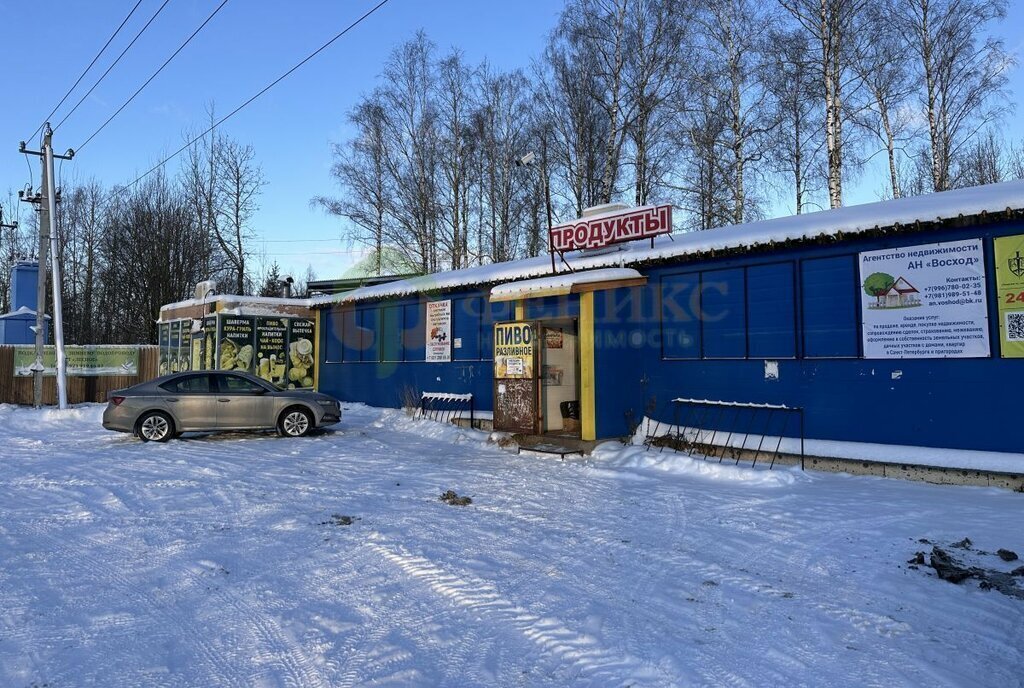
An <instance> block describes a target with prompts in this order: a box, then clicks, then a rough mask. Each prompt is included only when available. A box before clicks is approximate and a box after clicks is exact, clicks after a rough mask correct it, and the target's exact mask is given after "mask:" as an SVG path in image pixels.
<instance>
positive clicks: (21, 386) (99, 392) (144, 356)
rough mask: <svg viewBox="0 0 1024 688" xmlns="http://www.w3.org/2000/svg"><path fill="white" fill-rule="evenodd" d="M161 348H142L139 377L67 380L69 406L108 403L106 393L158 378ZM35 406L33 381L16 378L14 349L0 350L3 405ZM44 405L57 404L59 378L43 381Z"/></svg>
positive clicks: (5, 348)
mask: <svg viewBox="0 0 1024 688" xmlns="http://www.w3.org/2000/svg"><path fill="white" fill-rule="evenodd" d="M159 358H160V347H157V346H140V347H139V374H138V375H110V376H103V377H77V376H76V377H70V376H69V377H68V403H69V404H81V403H84V402H91V401H106V400H107V393H108V392H112V391H114V390H115V389H124V388H125V387H131V386H132V385H136V384H138V383H140V382H145V381H146V380H152V379H153V378H155V377H157V368H158V364H159ZM31 403H32V378H31V377H15V376H14V347H13V346H0V404H26V405H30V404H31ZM43 403H44V404H47V405H51V406H55V405H56V404H57V378H56V377H50V376H44V377H43Z"/></svg>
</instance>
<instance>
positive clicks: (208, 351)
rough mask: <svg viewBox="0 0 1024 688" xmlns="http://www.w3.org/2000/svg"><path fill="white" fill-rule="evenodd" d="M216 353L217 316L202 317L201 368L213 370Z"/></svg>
mask: <svg viewBox="0 0 1024 688" xmlns="http://www.w3.org/2000/svg"><path fill="white" fill-rule="evenodd" d="M216 354H217V316H215V315H209V316H207V317H205V318H203V365H202V370H214V369H216V367H217V366H215V365H214V357H215V356H216Z"/></svg>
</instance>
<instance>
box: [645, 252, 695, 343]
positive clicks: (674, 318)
mask: <svg viewBox="0 0 1024 688" xmlns="http://www.w3.org/2000/svg"><path fill="white" fill-rule="evenodd" d="M660 283H661V299H660V304H661V309H660V312H661V323H660V326H661V341H662V356H664V357H665V358H700V357H701V351H702V348H701V337H700V334H701V327H700V318H699V317H698V314H699V313H700V292H701V286H700V273H697V272H691V273H687V274H683V275H663V276H662V277H661V279H660ZM648 287H650V282H648ZM634 320H635V319H634ZM638 322H644V319H639V321H638Z"/></svg>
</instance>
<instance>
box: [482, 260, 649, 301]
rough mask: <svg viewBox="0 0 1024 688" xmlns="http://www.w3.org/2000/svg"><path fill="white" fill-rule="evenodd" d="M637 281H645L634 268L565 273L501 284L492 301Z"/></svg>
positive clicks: (569, 291)
mask: <svg viewBox="0 0 1024 688" xmlns="http://www.w3.org/2000/svg"><path fill="white" fill-rule="evenodd" d="M636 279H643V275H641V274H640V273H639V272H637V271H636V270H633V269H632V268H599V269H597V270H584V271H582V272H563V273H560V274H557V275H551V276H550V277H538V278H536V279H529V280H521V281H519V282H506V283H505V284H499V285H498V286H496V287H494V288H493V289H491V301H512V300H514V299H523V298H529V297H531V296H557V295H560V294H569V293H571V292H572V290H573V287H576V286H579V285H587V284H589V285H593V284H598V283H601V282H621V281H623V280H636Z"/></svg>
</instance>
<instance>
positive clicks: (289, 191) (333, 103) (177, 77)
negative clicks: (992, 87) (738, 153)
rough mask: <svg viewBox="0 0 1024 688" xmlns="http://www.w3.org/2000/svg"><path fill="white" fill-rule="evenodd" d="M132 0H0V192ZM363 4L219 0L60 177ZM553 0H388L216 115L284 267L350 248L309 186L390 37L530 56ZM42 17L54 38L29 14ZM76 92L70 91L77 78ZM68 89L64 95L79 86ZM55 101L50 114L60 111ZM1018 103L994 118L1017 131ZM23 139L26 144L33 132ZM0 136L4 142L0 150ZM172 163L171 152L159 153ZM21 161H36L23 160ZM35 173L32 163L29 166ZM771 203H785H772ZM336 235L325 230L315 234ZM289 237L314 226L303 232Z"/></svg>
mask: <svg viewBox="0 0 1024 688" xmlns="http://www.w3.org/2000/svg"><path fill="white" fill-rule="evenodd" d="M133 4H134V2H132V1H131V0H116V1H115V0H94V1H92V2H70V1H67V0H65V2H54V1H52V0H43V1H40V2H37V3H34V4H33V5H32V7H31V8H29V7H28V6H26V5H24V4H23V3H12V2H10V1H9V0H0V26H4V27H7V28H8V30H7V31H6V32H4V36H3V37H4V42H3V43H2V44H0V75H2V77H0V80H2V81H0V83H2V84H3V87H2V88H0V93H2V94H3V95H2V98H3V101H2V104H0V134H2V135H0V202H4V203H5V204H6V199H7V194H6V191H7V189H17V188H20V187H21V186H23V185H24V184H25V183H26V182H27V181H28V175H29V172H28V169H27V168H26V165H25V160H24V158H23V157H22V156H20V155H18V154H17V152H16V150H17V142H18V141H19V140H21V139H23V138H25V137H27V136H28V135H29V134H30V133H31V132H32V131H33V130H34V129H35V128H36V126H37V125H38V124H39V123H40V121H41V119H42V118H43V117H44V116H45V115H46V114H47V113H48V112H49V111H50V110H51V109H52V107H53V106H54V105H55V104H56V102H57V101H58V100H59V98H60V96H61V95H63V93H64V92H65V90H67V88H68V87H69V86H70V85H71V84H72V83H73V81H74V79H75V78H76V77H77V76H78V74H79V73H80V72H81V70H82V69H83V68H84V67H85V65H86V64H88V62H89V60H91V59H92V57H93V55H94V54H95V53H96V51H97V50H98V49H99V47H100V46H101V45H102V44H103V42H104V41H106V39H107V37H108V36H109V35H110V33H111V32H112V31H113V29H114V28H115V27H116V26H117V24H119V23H120V21H121V20H122V19H123V18H124V15H125V14H127V12H128V10H129V9H130V8H131V6H132V5H133ZM159 4H160V2H159V0H143V4H142V5H141V6H140V7H139V9H138V11H137V13H136V15H135V16H133V17H132V20H131V22H129V24H128V25H127V26H126V27H125V29H124V30H123V33H122V34H121V35H119V36H118V38H117V39H115V42H114V44H112V46H111V48H109V49H108V53H107V54H105V56H104V57H103V58H101V60H100V62H99V63H98V67H99V69H98V70H97V69H96V68H94V70H96V71H94V72H93V73H90V75H89V76H87V77H86V78H85V80H84V81H83V84H90V85H91V83H92V80H94V79H95V78H96V76H98V75H99V74H101V73H102V69H104V68H105V67H106V65H107V64H109V61H110V60H112V59H113V57H114V56H116V55H117V54H118V53H119V52H120V50H121V48H122V47H123V46H124V45H125V44H126V43H127V42H128V40H130V38H131V36H133V35H134V33H135V31H136V30H137V29H138V27H141V25H142V23H144V21H145V19H148V17H149V16H150V15H151V14H152V13H153V12H154V11H155V10H156V8H157V7H158V6H159ZM217 4H219V3H218V2H216V1H215V0H202V1H200V0H171V2H170V3H169V4H168V5H167V7H166V8H165V9H164V10H163V12H162V13H161V14H160V16H159V17H158V18H157V19H156V20H155V21H154V23H153V24H152V26H151V27H150V28H149V30H148V31H147V32H146V34H145V35H144V36H143V37H142V38H141V39H140V40H139V42H138V43H136V44H135V46H134V47H133V48H132V49H131V51H129V53H128V54H127V55H126V56H125V58H124V59H123V60H122V61H121V63H120V64H119V65H118V66H117V67H116V68H115V69H114V71H112V72H111V74H110V75H109V76H108V77H107V78H106V79H105V80H104V82H103V83H102V84H101V85H100V86H99V87H98V88H97V89H96V91H95V92H94V93H93V94H92V95H91V96H90V97H89V98H88V99H87V100H86V101H85V102H84V103H83V104H82V106H81V107H80V108H79V109H78V111H77V112H75V113H74V115H73V116H72V117H71V118H69V119H68V121H67V122H66V123H65V124H64V126H63V127H61V128H60V129H59V131H58V132H57V134H56V136H55V140H54V141H55V147H56V148H57V150H64V149H66V148H68V147H77V146H79V145H80V144H81V143H82V141H83V140H84V139H85V138H86V137H88V136H89V135H90V134H91V133H92V132H93V131H94V130H95V129H96V128H97V127H98V126H99V125H100V124H102V122H103V121H104V120H105V119H106V118H107V117H108V116H109V114H110V113H111V112H113V110H114V109H115V108H116V107H118V106H119V105H120V104H121V103H122V102H123V101H124V100H125V99H126V98H127V97H128V96H129V95H130V94H131V93H132V92H133V91H134V90H135V89H136V88H137V87H138V86H139V85H140V84H141V83H142V82H143V81H144V80H145V79H146V78H147V77H148V76H149V75H150V74H151V73H152V71H153V70H154V69H155V68H156V67H157V66H158V65H159V64H160V63H161V62H163V60H164V59H166V57H167V56H168V55H169V54H170V53H171V52H173V51H174V49H176V48H177V46H178V45H179V44H180V43H181V41H182V40H184V38H185V37H186V36H188V35H189V34H190V33H191V32H192V31H193V30H194V29H195V27H196V26H198V25H199V24H200V23H201V22H202V21H203V19H205V17H206V16H207V15H208V14H209V13H210V11H212V9H213V8H214V7H215V6H216V5H217ZM374 4H376V0H345V1H337V2H330V1H328V0H308V1H304V2H290V3H284V2H269V1H267V0H248V1H246V0H229V2H228V3H227V5H226V6H225V7H224V9H223V10H221V12H220V13H219V14H218V15H217V16H216V17H215V18H214V19H213V20H212V21H211V22H210V24H209V25H207V27H206V28H205V29H204V30H203V32H202V33H200V34H199V35H198V36H197V37H196V38H195V39H194V40H193V41H192V43H191V44H189V46H188V47H186V48H185V50H184V51H183V52H182V53H181V54H180V55H179V56H178V57H177V58H176V59H175V60H174V61H173V62H172V63H171V64H170V65H169V66H168V67H167V69H166V70H164V72H163V73H161V74H160V76H158V77H157V78H156V79H155V80H154V81H153V83H152V84H150V85H149V87H148V88H146V90H144V91H143V92H142V94H141V95H140V96H139V97H138V98H136V100H135V101H134V102H133V103H132V104H131V105H130V106H128V108H127V109H126V110H125V111H124V112H122V113H121V114H120V115H119V116H118V118H117V119H115V120H114V121H113V122H112V123H111V124H110V125H109V126H108V127H107V128H106V129H105V130H104V131H103V132H102V133H101V134H100V135H99V136H97V137H96V138H95V139H94V140H93V141H92V142H91V143H90V144H89V146H88V147H87V148H86V149H85V150H83V151H82V153H81V154H80V155H79V156H77V157H76V158H75V160H74V161H73V162H72V163H66V164H65V165H64V166H63V176H64V178H65V183H68V181H69V180H70V179H71V178H73V177H74V176H76V175H77V176H78V177H79V178H88V177H91V176H95V177H97V178H98V179H100V180H101V181H102V182H103V183H104V184H106V185H108V186H109V185H111V184H114V183H124V182H127V181H130V180H131V179H134V178H135V176H136V175H137V174H138V173H139V172H143V171H145V170H147V169H149V167H151V166H152V165H153V164H154V163H155V162H158V161H159V160H160V159H161V158H162V157H163V155H165V154H167V153H169V152H173V151H174V150H176V149H177V148H178V147H179V146H180V145H181V144H182V142H183V133H184V132H185V130H187V129H189V128H190V127H195V126H197V125H198V124H200V123H201V122H202V120H203V119H204V117H205V115H204V108H205V106H206V104H207V103H209V102H210V101H211V100H212V101H214V102H215V103H216V107H217V110H218V111H219V112H220V113H227V112H228V111H230V110H232V109H234V108H235V107H236V106H237V105H238V104H240V103H241V102H243V101H244V100H246V99H247V98H249V97H250V96H251V95H252V94H253V93H255V92H256V91H258V90H259V89H261V88H262V87H263V86H265V85H266V84H267V83H269V82H270V81H272V80H273V79H274V78H276V77H277V76H278V75H280V74H281V73H282V72H284V71H285V70H286V69H288V68H289V67H291V66H292V65H293V64H295V63H296V62H298V61H299V60H300V59H301V58H302V57H304V56H305V55H306V54H308V53H309V52H311V51H312V50H313V49H314V48H316V47H318V46H319V45H320V44H322V43H323V42H324V41H326V40H327V39H328V38H330V37H331V36H333V35H334V34H335V33H337V32H338V31H340V30H341V29H342V28H343V27H344V26H346V25H347V24H348V23H350V22H351V21H352V20H354V19H355V18H356V17H358V16H360V15H361V14H362V13H363V12H365V11H366V10H367V9H369V8H370V7H372V6H373V5H374ZM561 5H562V3H561V2H558V1H557V0H514V1H505V0H501V1H497V2H491V1H484V2H481V1H479V0H475V1H474V0H433V1H430V0H391V1H390V2H389V3H388V4H387V5H386V6H385V7H384V8H382V9H381V10H380V11H379V12H377V13H376V14H375V15H374V16H372V17H371V18H369V19H368V20H367V21H366V22H364V23H363V24H362V25H360V26H359V27H357V28H356V29H355V30H353V31H352V32H351V33H349V34H348V35H347V36H345V37H344V38H342V39H341V40H340V41H338V42H337V43H335V44H334V45H333V46H332V47H331V48H330V49H328V51H325V52H324V53H322V54H321V55H319V56H318V57H317V58H315V59H314V60H313V61H311V62H310V63H308V64H307V65H306V66H304V67H303V68H302V69H301V70H300V71H298V72H296V73H295V74H293V75H292V76H291V77H289V78H288V79H286V80H285V81H283V82H281V83H280V84H279V85H278V86H277V87H275V88H274V89H272V90H271V91H269V92H268V93H267V94H266V95H264V96H263V97H262V98H261V99H260V100H258V101H256V102H255V103H253V104H252V105H250V106H249V107H248V108H246V109H245V110H243V111H242V112H241V113H239V114H238V115H236V116H235V118H233V119H232V120H230V121H229V122H228V123H227V124H226V125H225V127H224V130H225V131H226V132H227V133H229V134H230V135H231V136H233V137H235V138H236V139H238V140H240V141H242V142H246V143H251V144H253V146H254V147H255V149H256V153H257V156H258V159H259V161H260V162H261V163H262V165H263V168H264V172H265V175H266V178H267V182H268V184H267V186H266V189H265V191H264V195H263V197H262V199H261V209H260V212H259V214H258V216H257V218H256V222H255V229H256V232H257V234H258V235H259V236H260V237H261V238H263V239H265V240H266V243H265V244H264V246H265V250H266V252H267V254H268V257H269V258H270V259H276V260H278V262H279V263H280V264H281V265H282V266H284V268H285V269H286V270H288V271H292V272H294V273H296V274H301V273H302V272H303V271H304V270H305V267H306V264H307V263H311V264H312V266H313V268H314V270H315V271H316V272H317V274H318V275H319V276H321V277H330V276H337V275H339V274H341V272H343V271H344V269H345V268H346V267H347V266H348V265H349V264H350V263H351V262H352V260H353V257H354V256H353V254H352V253H351V252H350V248H349V247H348V246H346V245H345V243H344V242H342V241H341V240H340V225H339V221H338V220H337V219H335V218H331V217H327V216H325V215H324V214H323V213H322V212H321V211H319V210H316V209H312V208H310V207H309V199H310V198H312V197H313V196H315V195H318V194H331V193H334V192H335V187H334V186H333V183H332V181H331V178H330V174H329V169H330V165H331V156H330V150H329V144H330V143H331V142H332V141H341V140H344V139H345V138H346V137H347V129H346V127H345V125H344V117H345V112H346V111H347V110H348V108H349V107H350V106H351V105H352V104H353V103H354V101H355V100H356V99H357V98H358V97H359V95H360V94H362V93H365V92H367V91H369V90H371V89H372V88H373V86H374V82H375V79H376V77H377V75H378V74H379V72H380V70H381V67H382V65H383V63H384V60H385V59H386V57H387V54H388V53H389V51H390V50H391V49H392V48H393V47H394V46H395V45H396V44H397V43H400V42H401V41H403V40H405V39H406V38H408V37H409V36H410V35H412V34H413V32H415V31H416V30H417V29H420V28H422V29H424V30H425V31H426V32H427V34H428V35H429V36H430V37H431V38H432V39H433V40H434V42H435V43H437V44H438V46H439V48H441V49H442V50H445V49H447V48H448V47H450V46H457V47H459V48H460V49H461V50H463V51H464V52H465V54H466V56H467V58H468V59H469V60H470V61H472V62H474V63H475V62H478V61H480V60H482V59H484V58H487V59H488V60H490V62H491V63H492V64H493V65H494V66H496V67H498V68H502V69H507V68H513V67H517V66H519V67H523V68H527V67H528V66H529V63H530V60H531V59H533V58H535V57H536V56H538V55H539V54H540V52H541V49H542V46H543V43H544V40H545V37H546V35H547V33H548V32H549V31H550V30H551V28H552V27H553V26H554V23H555V21H556V19H557V16H558V12H559V10H560V8H561ZM40 17H47V18H48V19H47V26H48V30H49V32H50V35H51V36H52V38H53V42H52V44H51V46H50V49H49V50H48V51H46V52H41V51H40V47H41V45H42V41H41V39H40V36H39V34H38V32H37V31H34V30H33V31H30V30H29V27H39V26H42V23H41V21H40V19H39V18H40ZM1014 26H1017V27H1019V26H1024V0H1017V1H1016V2H1014V3H1013V4H1012V5H1011V7H1010V16H1009V17H1008V18H1007V21H1006V22H1005V23H1004V24H1003V26H1002V27H1001V32H1002V33H1003V35H1004V37H1005V38H1006V41H1007V48H1008V49H1010V50H1011V51H1012V52H1014V54H1016V55H1017V56H1018V59H1019V58H1020V54H1021V52H1022V43H1021V39H1020V38H1017V37H1015V36H1014V33H1015V32H1011V31H1010V27H1014ZM1012 88H1013V92H1014V95H1015V98H1019V97H1020V96H1021V95H1022V94H1024V77H1022V72H1021V69H1020V68H1018V69H1017V70H1015V71H1014V74H1013V76H1012ZM78 93H84V90H83V89H82V87H80V89H79V92H78ZM77 98H78V94H77V93H76V94H75V95H74V96H73V97H72V98H71V99H69V103H67V104H65V106H64V108H62V111H66V109H67V108H68V106H69V104H71V103H74V102H76V101H77ZM61 116H62V114H61V112H58V115H57V116H56V117H55V119H56V120H59V119H60V117H61ZM1019 122H1020V117H1019V116H1014V117H1011V118H1010V121H1009V122H1008V126H1007V127H1006V131H1007V133H1008V135H1009V136H1012V137H1014V138H1016V139H1019V138H1021V133H1022V131H1024V127H1022V126H1021V125H1020V123H1019ZM33 145H34V144H33ZM5 151H6V152H5ZM172 164H173V163H172ZM33 165H36V163H35V161H34V159H33ZM34 174H35V181H36V183H37V184H38V179H39V177H38V171H37V170H36V171H34ZM881 185H882V184H881V182H880V181H879V179H877V178H876V177H874V175H873V174H872V172H871V170H870V169H869V170H868V171H867V172H866V173H865V175H863V177H862V178H861V179H859V180H857V181H856V182H855V183H853V184H852V185H850V186H848V194H847V199H846V200H847V203H860V202H866V201H870V200H874V199H875V198H876V197H877V190H878V189H879V188H880V187H881ZM778 212H783V210H782V208H781V207H780V208H779V211H778ZM334 238H338V240H337V241H323V240H324V239H334ZM300 239H318V240H320V241H317V242H309V243H301V242H297V241H296V240H300Z"/></svg>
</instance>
